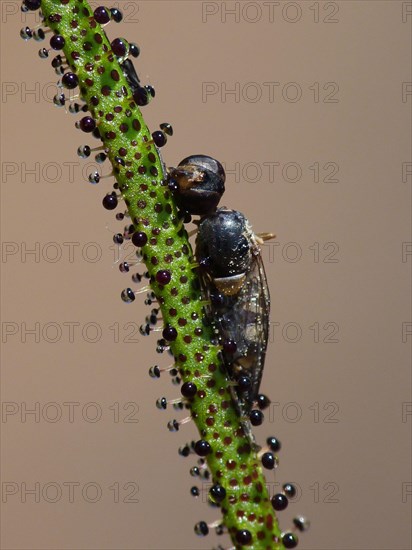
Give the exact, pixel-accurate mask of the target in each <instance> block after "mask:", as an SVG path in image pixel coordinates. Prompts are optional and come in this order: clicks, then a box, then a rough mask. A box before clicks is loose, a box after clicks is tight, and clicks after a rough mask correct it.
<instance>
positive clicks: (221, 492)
mask: <svg viewBox="0 0 412 550" xmlns="http://www.w3.org/2000/svg"><path fill="white" fill-rule="evenodd" d="M209 495H210V498H211V499H212V500H213V501H214V502H217V503H220V502H222V500H224V499H225V498H226V489H225V488H224V487H222V486H221V485H213V487H211V488H210V491H209Z"/></svg>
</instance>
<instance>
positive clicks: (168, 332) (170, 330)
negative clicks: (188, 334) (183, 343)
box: [162, 326, 177, 342]
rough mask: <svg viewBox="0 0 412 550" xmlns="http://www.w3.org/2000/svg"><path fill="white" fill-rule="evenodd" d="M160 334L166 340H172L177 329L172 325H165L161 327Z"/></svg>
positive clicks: (174, 338)
mask: <svg viewBox="0 0 412 550" xmlns="http://www.w3.org/2000/svg"><path fill="white" fill-rule="evenodd" d="M162 335H163V338H164V339H165V340H167V341H168V342H173V341H174V340H176V338H177V330H176V329H175V328H174V327H171V326H167V327H165V328H164V329H163V332H162Z"/></svg>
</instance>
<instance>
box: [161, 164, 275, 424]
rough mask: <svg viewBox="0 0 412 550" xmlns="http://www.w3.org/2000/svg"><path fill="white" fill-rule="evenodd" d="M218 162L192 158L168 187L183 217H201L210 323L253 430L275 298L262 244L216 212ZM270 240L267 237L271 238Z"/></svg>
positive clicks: (226, 212)
mask: <svg viewBox="0 0 412 550" xmlns="http://www.w3.org/2000/svg"><path fill="white" fill-rule="evenodd" d="M224 183H225V172H224V169H223V167H222V165H221V164H220V162H218V161H217V160H215V159H213V158H211V157H209V156H206V155H191V156H189V157H186V158H185V159H183V160H182V161H181V162H180V163H179V165H178V166H177V168H171V169H169V186H170V187H171V189H172V190H174V191H175V192H176V195H177V200H178V202H179V205H180V207H181V209H182V210H183V212H186V213H189V214H198V215H200V216H201V220H200V222H199V231H198V235H197V240H196V258H197V261H198V263H199V265H200V272H201V273H200V276H201V284H202V287H203V293H204V295H205V296H206V297H207V298H208V299H210V304H211V305H210V306H209V307H208V308H207V309H208V317H209V321H210V323H211V324H212V325H213V326H214V328H215V330H216V334H217V340H218V342H219V344H221V345H222V354H223V358H224V362H225V366H226V368H227V372H228V375H229V377H230V378H231V380H232V381H234V382H235V383H236V385H235V386H234V389H233V391H232V397H233V399H234V401H235V403H236V405H237V407H238V410H239V413H240V414H241V415H242V416H244V417H247V418H250V420H251V422H252V423H253V424H254V425H258V424H260V423H261V422H262V420H263V414H262V413H261V412H260V411H257V410H255V411H253V414H251V413H252V409H253V407H254V406H257V407H259V406H260V404H261V402H263V401H264V399H263V400H262V399H261V397H264V396H260V395H259V387H260V382H261V379H262V374H263V367H264V362H265V355H266V348H267V342H268V333H269V309H270V296H269V290H268V286H267V281H266V275H265V270H264V267H263V262H262V257H261V253H260V247H259V244H261V243H262V242H263V239H260V238H259V237H258V236H256V235H255V234H254V232H253V231H252V228H251V225H250V223H249V222H248V220H247V219H246V218H245V216H244V215H243V214H241V213H240V212H237V211H235V210H230V209H227V208H219V209H217V205H218V203H219V201H220V198H221V197H222V195H223V193H224V190H225V187H224ZM270 237H271V236H268V235H266V236H264V238H270Z"/></svg>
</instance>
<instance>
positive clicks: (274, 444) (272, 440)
mask: <svg viewBox="0 0 412 550" xmlns="http://www.w3.org/2000/svg"><path fill="white" fill-rule="evenodd" d="M266 444H267V445H268V447H269V448H270V449H271V451H273V452H274V453H277V452H278V451H280V449H281V447H282V444H281V442H280V441H279V439H278V438H277V437H274V436H272V437H268V438H267V439H266Z"/></svg>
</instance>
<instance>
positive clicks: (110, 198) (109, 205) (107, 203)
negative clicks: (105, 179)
mask: <svg viewBox="0 0 412 550" xmlns="http://www.w3.org/2000/svg"><path fill="white" fill-rule="evenodd" d="M102 203H103V206H104V208H106V210H114V209H115V208H116V207H117V204H118V200H117V196H116V195H115V194H113V193H110V194H109V195H106V196H105V197H104V199H103V201H102Z"/></svg>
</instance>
